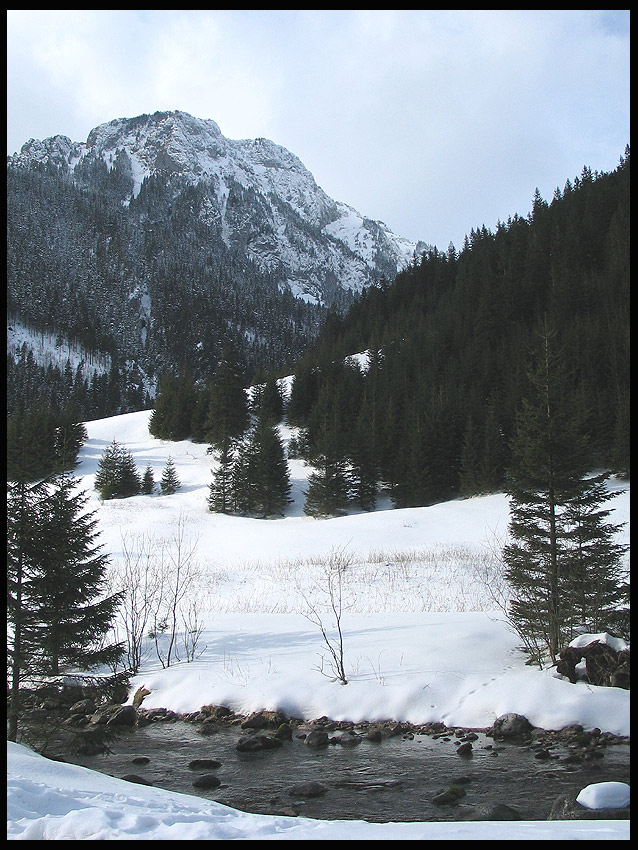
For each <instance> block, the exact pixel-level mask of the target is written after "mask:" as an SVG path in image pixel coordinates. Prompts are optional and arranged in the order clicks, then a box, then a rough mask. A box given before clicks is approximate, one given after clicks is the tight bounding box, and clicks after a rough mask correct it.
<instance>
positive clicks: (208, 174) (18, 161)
mask: <svg viewBox="0 0 638 850" xmlns="http://www.w3.org/2000/svg"><path fill="white" fill-rule="evenodd" d="M124 154H125V155H126V157H127V158H128V160H129V161H130V174H131V177H132V191H131V192H130V195H129V197H128V198H123V203H125V204H128V202H129V201H130V200H131V198H133V197H136V196H137V195H138V194H139V192H140V189H141V186H142V184H143V182H144V180H145V179H146V178H149V177H158V178H160V179H165V180H167V181H169V180H170V181H171V191H172V192H174V193H179V192H180V191H182V190H183V188H184V187H185V186H188V185H191V186H192V185H197V186H198V187H200V188H202V189H203V190H204V194H205V197H204V199H203V201H202V204H201V207H200V208H199V209H198V210H195V211H194V214H195V215H197V216H198V217H199V220H200V221H204V222H206V223H210V225H211V238H221V239H222V240H223V241H224V243H225V244H226V246H227V247H229V248H233V249H235V248H239V249H241V250H242V251H245V252H246V254H247V256H248V258H249V259H250V261H251V262H253V263H254V264H255V265H256V266H257V267H258V268H259V269H260V270H261V271H263V272H267V273H268V274H271V275H273V276H274V277H275V279H276V280H277V284H278V285H279V286H280V287H288V288H289V289H290V290H291V292H292V293H293V294H294V295H296V296H298V297H302V298H304V299H307V300H312V301H317V302H329V301H330V299H331V297H332V295H334V287H335V286H336V287H337V288H339V287H341V288H343V289H347V290H351V291H355V292H357V291H360V290H361V289H362V288H364V287H366V286H368V285H370V284H371V283H373V282H375V280H378V279H379V278H380V277H381V276H385V277H387V278H392V277H393V276H394V275H395V274H396V273H397V271H399V270H400V269H401V268H402V267H404V266H405V265H407V264H408V263H409V262H410V260H411V259H412V257H413V256H414V254H415V252H419V253H420V252H421V251H422V250H425V249H426V248H427V246H426V245H425V244H424V243H418V244H414V243H413V242H411V241H409V240H407V239H403V238H401V237H399V236H397V235H396V234H394V233H392V232H391V231H390V229H389V228H388V227H387V226H386V225H385V224H383V223H382V222H378V221H372V220H370V219H368V218H366V217H364V216H363V215H361V214H360V213H358V212H357V211H356V210H354V209H353V208H352V207H350V206H347V205H346V204H344V203H343V202H340V201H335V200H333V199H332V198H330V197H329V196H328V195H327V194H326V193H325V192H324V191H323V189H321V187H320V186H318V185H317V183H316V181H315V179H314V177H313V175H312V174H311V173H310V171H309V170H308V169H307V168H306V167H305V166H304V164H303V163H302V162H301V160H300V159H299V158H298V157H297V156H295V154H293V153H291V152H290V151H289V150H287V149H286V148H284V147H282V146H280V145H277V144H276V143H275V142H272V141H270V140H269V139H264V138H257V139H243V140H231V139H228V138H226V137H225V136H223V135H222V132H221V130H220V128H219V125H218V124H217V123H216V122H215V121H213V120H211V119H201V118H195V117H193V116H192V115H189V114H187V113H186V112H182V111H172V112H155V113H154V114H152V115H148V114H144V115H139V116H137V117H135V118H117V119H114V120H113V121H109V122H108V123H105V124H101V125H100V126H98V127H96V128H95V129H93V130H92V131H91V132H90V133H89V135H88V138H87V140H86V142H85V143H78V142H72V141H71V140H70V139H68V138H67V137H66V136H55V137H52V138H50V139H45V140H44V141H43V142H38V141H36V140H31V141H30V142H28V143H27V144H26V145H24V146H23V148H22V150H21V152H20V154H19V155H16V156H14V157H10V158H9V164H10V165H23V164H27V163H28V161H30V160H35V161H37V162H41V163H47V162H51V163H53V164H54V165H55V166H57V167H60V166H66V168H65V170H67V171H69V172H70V173H72V172H73V170H74V169H75V168H76V166H77V165H78V164H79V163H81V162H82V161H83V160H85V159H86V158H87V157H93V158H97V159H102V160H104V162H105V163H106V165H107V167H108V168H109V169H111V168H113V167H114V165H115V163H116V160H117V159H118V157H121V156H122V155H124ZM176 180H177V181H178V182H177V183H176V182H175V181H176ZM213 225H214V227H213Z"/></svg>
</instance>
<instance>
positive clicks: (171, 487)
mask: <svg viewBox="0 0 638 850" xmlns="http://www.w3.org/2000/svg"><path fill="white" fill-rule="evenodd" d="M180 487H181V482H180V480H179V478H178V477H177V470H176V469H175V464H174V463H173V459H172V458H171V457H169V458H168V460H167V461H166V466H165V467H164V472H163V473H162V480H161V482H160V490H161V491H162V495H163V496H170V495H172V494H173V493H176V492H177V491H178V490H179V488H180Z"/></svg>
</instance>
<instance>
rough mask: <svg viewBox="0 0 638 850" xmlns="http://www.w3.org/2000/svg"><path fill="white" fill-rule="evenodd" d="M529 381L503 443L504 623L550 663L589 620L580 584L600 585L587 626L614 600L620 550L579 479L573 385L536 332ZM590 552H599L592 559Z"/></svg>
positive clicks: (582, 467) (583, 452)
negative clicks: (507, 589) (508, 596)
mask: <svg viewBox="0 0 638 850" xmlns="http://www.w3.org/2000/svg"><path fill="white" fill-rule="evenodd" d="M529 378H530V390H529V394H528V396H527V398H526V399H525V400H524V403H523V405H522V407H521V410H520V411H519V414H518V417H517V423H516V432H515V435H514V439H513V444H512V457H513V465H512V468H511V470H510V476H509V480H508V492H509V494H510V496H511V504H510V527H509V528H510V537H511V542H510V543H509V544H507V545H506V546H505V547H504V549H503V559H504V562H505V565H506V579H507V580H508V582H509V584H510V586H511V587H512V588H513V591H514V597H513V600H512V602H511V605H510V610H509V616H510V619H511V621H512V623H513V625H514V627H515V628H516V630H517V632H518V633H519V635H520V636H521V638H522V639H523V641H524V644H525V646H526V649H527V651H528V653H529V654H530V656H531V658H532V659H533V660H535V661H536V662H538V663H539V664H540V663H542V660H543V658H544V657H545V656H546V655H549V657H550V658H551V660H552V661H555V660H556V657H557V655H558V652H559V651H560V649H561V647H562V646H563V645H564V644H565V643H566V642H568V641H569V639H570V638H571V636H572V634H573V626H574V623H575V619H578V620H581V621H582V620H583V618H584V619H585V621H587V619H588V618H591V617H592V616H593V615H594V611H593V610H592V606H591V605H590V604H589V603H586V598H587V592H586V591H585V588H587V587H588V586H591V587H592V588H593V587H594V586H601V585H603V584H604V586H605V601H604V602H603V603H602V608H601V612H599V613H597V614H596V617H597V621H600V622H602V620H603V619H604V616H606V615H607V614H609V613H610V606H611V607H613V605H614V604H615V602H617V601H618V599H619V595H618V593H619V591H618V585H620V584H621V581H620V578H619V572H620V567H619V557H620V552H619V550H618V549H617V548H616V547H614V546H613V545H612V544H611V542H610V540H609V536H610V535H611V533H612V532H611V531H610V530H609V529H605V527H604V525H603V523H602V520H603V518H604V515H603V514H601V513H600V512H599V511H597V506H598V505H599V504H600V499H601V498H602V496H601V491H600V490H596V489H595V488H593V486H592V484H591V483H590V480H588V478H587V475H586V472H587V466H588V464H589V462H590V457H589V452H588V444H587V440H586V438H585V436H584V434H585V431H584V417H583V415H582V413H581V412H580V411H579V410H578V406H577V405H576V404H575V403H574V395H573V393H572V392H570V390H571V389H572V387H573V381H572V380H570V376H569V373H568V372H567V371H566V370H565V367H564V360H563V359H562V358H561V355H560V353H559V352H558V351H557V350H556V345H555V338H554V334H552V333H550V332H548V331H547V330H546V329H544V330H543V331H542V333H541V346H540V352H539V355H538V357H537V359H536V364H535V366H534V368H533V369H531V370H530V373H529ZM585 544H586V545H585ZM599 551H600V552H605V556H604V558H603V557H601V560H599V555H598V552H599ZM609 583H611V587H610V586H609ZM614 583H615V585H616V589H615V590H614V588H613V585H614ZM599 614H602V615H603V616H602V617H601V616H599Z"/></svg>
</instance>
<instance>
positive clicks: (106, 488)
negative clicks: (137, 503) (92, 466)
mask: <svg viewBox="0 0 638 850" xmlns="http://www.w3.org/2000/svg"><path fill="white" fill-rule="evenodd" d="M94 486H95V489H96V490H97V491H98V493H99V494H100V496H101V497H102V498H103V499H126V498H128V497H129V496H137V495H138V493H140V492H141V490H142V481H141V479H140V476H139V473H138V471H137V467H136V465H135V460H134V459H133V456H132V455H131V453H130V452H129V451H128V450H127V449H125V448H124V447H123V446H121V445H120V444H119V443H118V442H117V441H116V440H113V442H112V443H111V444H110V445H109V446H107V447H106V449H105V450H104V453H103V455H102V457H101V458H100V461H99V463H98V469H97V472H96V474H95V481H94Z"/></svg>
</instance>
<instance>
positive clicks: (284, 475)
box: [250, 411, 291, 516]
mask: <svg viewBox="0 0 638 850" xmlns="http://www.w3.org/2000/svg"><path fill="white" fill-rule="evenodd" d="M271 423H272V418H271V415H270V414H269V412H268V411H264V412H263V413H262V415H261V416H260V418H259V420H258V421H257V424H256V425H255V428H254V431H253V434H252V437H251V441H250V442H251V458H252V465H251V478H252V494H253V496H252V500H253V508H252V509H253V510H254V511H255V512H256V513H259V514H261V515H262V516H272V515H273V514H281V515H283V513H284V511H285V509H286V506H287V505H288V504H289V503H290V486H291V485H290V474H289V472H288V462H287V460H286V454H285V451H284V447H283V444H282V442H281V439H280V437H279V431H278V429H277V426H276V425H274V424H271Z"/></svg>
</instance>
